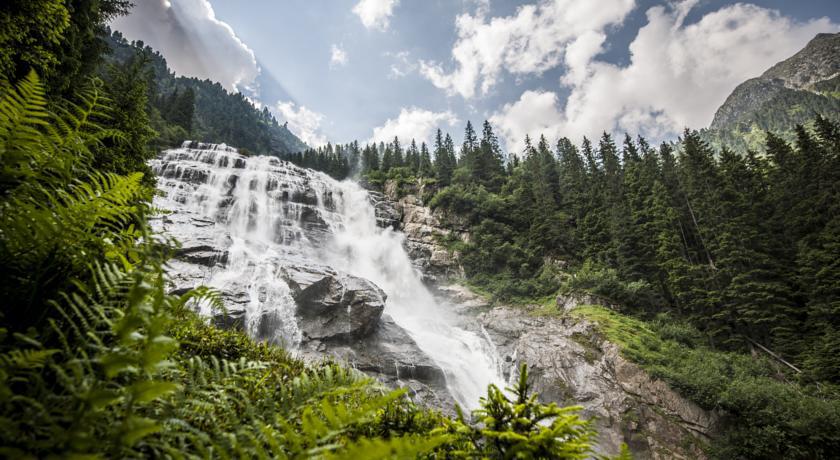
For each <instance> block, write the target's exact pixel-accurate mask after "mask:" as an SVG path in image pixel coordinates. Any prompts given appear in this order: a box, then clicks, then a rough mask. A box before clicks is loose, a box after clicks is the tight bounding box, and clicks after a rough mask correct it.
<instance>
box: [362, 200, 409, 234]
mask: <svg viewBox="0 0 840 460" xmlns="http://www.w3.org/2000/svg"><path fill="white" fill-rule="evenodd" d="M368 197H369V198H370V202H371V204H372V205H373V209H374V212H375V213H376V224H377V225H378V226H380V227H382V228H393V229H394V230H396V229H398V228H399V227H400V223H401V219H402V215H401V214H400V212H399V210H398V209H397V206H396V204H395V202H394V201H392V200H390V199H389V198H388V197H386V196H385V195H384V194H383V193H380V192H375V191H370V192H368Z"/></svg>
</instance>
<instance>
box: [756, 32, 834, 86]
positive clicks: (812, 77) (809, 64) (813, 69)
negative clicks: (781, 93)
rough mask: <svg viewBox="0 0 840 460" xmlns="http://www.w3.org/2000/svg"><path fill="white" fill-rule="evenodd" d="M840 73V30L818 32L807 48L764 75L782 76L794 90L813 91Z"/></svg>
mask: <svg viewBox="0 0 840 460" xmlns="http://www.w3.org/2000/svg"><path fill="white" fill-rule="evenodd" d="M838 75H840V33H835V34H827V33H822V34H817V36H816V37H814V38H813V39H811V41H810V42H808V44H807V45H805V48H802V50H800V51H799V52H798V53H796V54H794V55H793V56H791V57H790V58H788V59H785V60H784V61H782V62H779V63H778V64H776V65H774V66H773V67H770V68H769V69H767V71H766V72H764V73H763V74H762V75H761V78H770V79H778V80H781V81H783V82H784V84H785V86H786V87H788V88H791V89H805V90H811V89H812V86H813V85H814V84H815V83H818V82H820V81H824V80H829V79H831V78H834V77H836V76H838Z"/></svg>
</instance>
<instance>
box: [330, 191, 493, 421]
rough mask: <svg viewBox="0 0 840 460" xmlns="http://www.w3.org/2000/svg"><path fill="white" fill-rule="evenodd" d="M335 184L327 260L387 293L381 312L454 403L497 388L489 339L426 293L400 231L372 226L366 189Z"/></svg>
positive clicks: (471, 403) (472, 401)
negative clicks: (426, 361)
mask: <svg viewBox="0 0 840 460" xmlns="http://www.w3.org/2000/svg"><path fill="white" fill-rule="evenodd" d="M335 185H336V186H337V187H339V188H340V190H341V191H342V193H341V194H340V197H341V198H340V199H339V201H340V204H339V209H340V212H339V215H340V216H341V218H342V220H341V223H342V225H341V226H338V227H336V228H335V229H334V238H333V239H332V240H331V241H330V244H329V245H328V246H327V248H326V250H325V251H324V257H325V260H326V261H327V263H328V264H329V265H332V266H334V267H336V268H339V269H341V270H344V271H346V272H348V273H351V274H354V275H357V276H361V277H363V278H366V279H369V280H371V281H373V282H374V283H376V284H377V285H379V286H380V287H381V288H382V289H383V290H385V292H386V293H388V303H387V305H386V310H385V311H386V312H387V313H389V314H390V315H391V316H392V317H393V318H394V321H396V322H397V324H399V325H400V326H401V327H403V328H404V329H405V330H406V331H408V333H409V334H410V335H411V337H412V338H413V339H414V340H415V341H416V342H417V344H418V345H419V346H420V348H421V349H422V350H423V351H424V352H426V354H428V355H429V356H430V357H431V358H432V359H433V360H434V361H435V362H436V363H437V364H438V365H439V366H440V367H441V368H442V369H443V371H444V373H445V374H446V381H447V386H448V388H449V391H450V393H451V394H452V396H453V397H454V398H455V400H456V401H458V403H459V404H461V405H462V406H464V407H468V408H474V407H475V406H476V405H477V404H478V399H479V397H481V396H482V395H484V394H485V392H486V388H487V384H489V383H495V384H497V385H499V386H500V387H502V388H503V387H504V385H503V382H502V380H501V377H500V375H501V369H500V365H499V362H498V357H497V355H496V352H495V349H494V348H493V345H492V343H491V342H489V340H488V339H487V338H486V337H483V336H481V335H479V334H476V333H475V332H471V331H468V330H465V329H463V328H461V327H458V326H457V324H458V319H457V318H456V317H455V316H454V315H453V314H452V313H451V308H447V306H446V305H441V304H440V303H439V302H438V300H437V299H435V298H434V297H433V296H432V294H431V293H430V292H429V290H428V289H427V288H426V286H425V285H424V284H423V282H422V281H421V278H420V276H419V274H418V273H417V271H416V269H415V268H414V266H413V265H412V264H411V260H410V259H409V257H408V254H407V253H406V251H405V249H404V246H403V240H404V236H403V235H402V234H401V233H399V232H394V231H392V230H391V229H389V228H388V229H383V228H380V227H378V226H377V225H376V214H375V211H374V208H373V206H372V205H371V204H370V200H369V199H368V194H367V191H365V190H363V189H362V188H361V187H359V185H358V184H357V183H355V182H350V181H344V182H341V183H336V184H335Z"/></svg>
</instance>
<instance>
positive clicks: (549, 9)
mask: <svg viewBox="0 0 840 460" xmlns="http://www.w3.org/2000/svg"><path fill="white" fill-rule="evenodd" d="M633 7H634V0H601V1H597V2H596V1H590V0H551V1H549V0H543V1H540V2H539V3H538V4H536V5H525V6H521V7H519V8H518V9H517V10H516V13H515V14H514V15H512V16H507V17H494V18H487V17H486V13H487V8H486V7H480V8H478V9H477V11H476V12H475V13H464V14H461V15H459V16H458V17H457V18H456V20H455V25H456V29H457V33H458V39H457V40H456V42H455V45H454V47H453V48H452V59H453V60H454V61H455V69H454V70H453V71H447V70H446V69H445V68H444V66H443V65H442V64H440V63H437V62H421V63H420V72H421V73H422V74H423V76H425V77H426V78H427V79H428V80H429V81H430V82H431V83H432V84H433V85H435V86H437V87H438V88H441V89H444V90H446V91H447V93H448V94H450V95H456V94H457V95H460V96H462V97H464V98H472V97H474V96H475V95H476V92H477V90H480V92H481V94H486V93H487V92H488V91H489V90H490V89H491V88H492V87H493V86H494V85H495V84H496V83H498V81H499V79H500V78H501V76H502V72H503V71H506V72H509V73H511V74H513V75H516V76H517V77H520V76H524V75H528V74H540V73H542V72H544V71H546V70H549V69H552V68H554V67H557V66H558V65H559V64H561V63H562V62H563V59H564V55H565V51H566V48H567V47H569V46H570V45H571V44H574V43H577V40H579V37H581V36H586V37H587V38H586V40H587V41H591V40H592V39H593V38H597V39H599V41H598V42H597V49H600V45H601V43H602V42H603V40H604V38H605V35H604V31H605V30H606V29H607V28H608V27H609V26H611V25H616V24H620V23H621V22H622V21H623V20H624V18H625V17H626V16H627V14H628V13H629V12H630V11H631V10H632V9H633ZM580 47H581V46H580V45H578V48H580ZM590 48H591V44H590ZM577 52H578V53H579V52H580V51H577Z"/></svg>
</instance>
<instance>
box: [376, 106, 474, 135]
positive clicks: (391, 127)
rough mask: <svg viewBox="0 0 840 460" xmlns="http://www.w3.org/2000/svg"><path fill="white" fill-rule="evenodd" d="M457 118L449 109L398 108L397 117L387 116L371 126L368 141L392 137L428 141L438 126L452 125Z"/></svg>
mask: <svg viewBox="0 0 840 460" xmlns="http://www.w3.org/2000/svg"><path fill="white" fill-rule="evenodd" d="M457 122H458V118H457V117H456V116H455V114H454V113H452V112H450V111H446V112H432V111H431V110H425V109H420V108H417V107H410V108H405V107H403V108H402V109H400V114H399V116H397V118H389V119H388V120H386V121H385V123H384V124H383V125H382V126H378V127H376V128H373V136H371V138H370V140H369V141H368V142H391V141H393V140H394V137H397V138H399V140H400V142H401V143H403V144H407V143H409V142H411V139H412V138H413V139H415V140H416V141H417V142H418V143H419V142H423V141H425V142H429V141H430V140H431V139H432V137H433V135H434V133H435V130H437V128H439V127H443V126H449V127H452V126H454V125H455V123H457Z"/></svg>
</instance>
